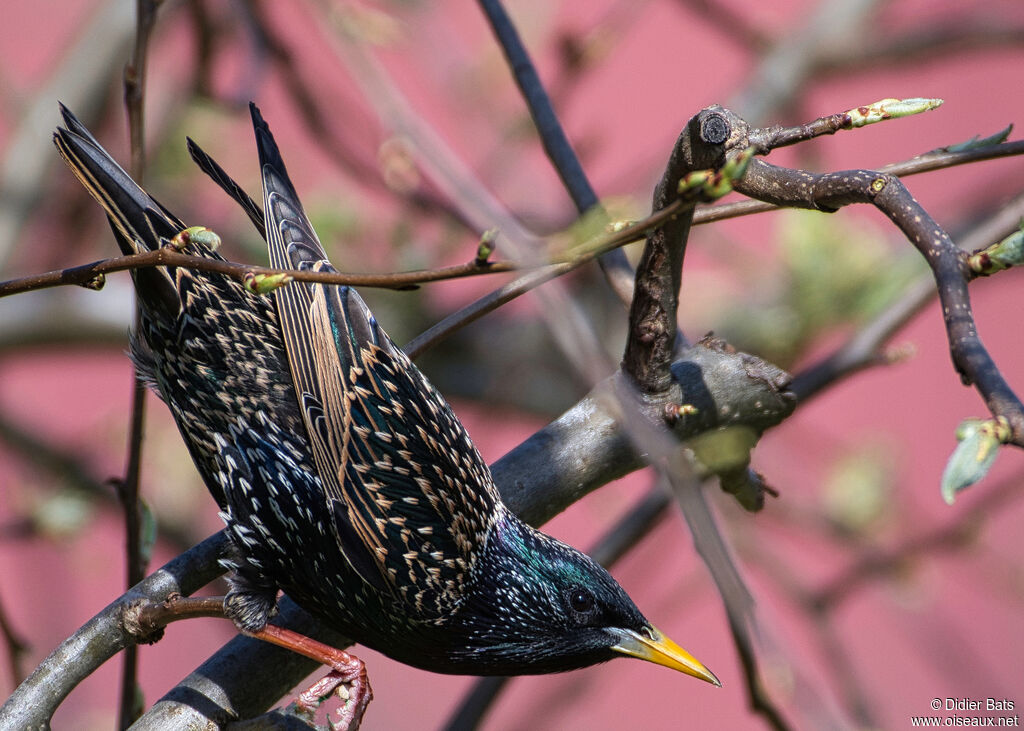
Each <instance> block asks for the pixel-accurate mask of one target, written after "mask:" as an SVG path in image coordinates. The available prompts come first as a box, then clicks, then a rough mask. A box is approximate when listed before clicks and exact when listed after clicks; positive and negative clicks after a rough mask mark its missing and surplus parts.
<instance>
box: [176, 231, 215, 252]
mask: <svg viewBox="0 0 1024 731" xmlns="http://www.w3.org/2000/svg"><path fill="white" fill-rule="evenodd" d="M189 244H200V245H202V246H205V247H206V248H208V249H209V250H210V251H216V250H217V249H218V248H220V236H218V235H217V234H216V232H214V231H212V230H211V229H208V228H206V226H189V227H188V228H186V229H185V230H184V231H179V232H178V233H177V234H175V235H174V238H172V239H171V240H170V245H171V246H173V247H174V248H175V249H177V250H178V251H182V250H183V249H184V248H185V247H186V246H188V245H189Z"/></svg>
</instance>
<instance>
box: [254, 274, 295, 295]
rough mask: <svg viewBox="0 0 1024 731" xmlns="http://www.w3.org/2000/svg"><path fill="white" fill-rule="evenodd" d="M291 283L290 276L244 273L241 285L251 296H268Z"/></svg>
mask: <svg viewBox="0 0 1024 731" xmlns="http://www.w3.org/2000/svg"><path fill="white" fill-rule="evenodd" d="M291 281H292V275H291V274H285V273H284V272H281V273H280V274H253V273H252V272H246V273H245V277H243V278H242V284H244V285H245V288H246V289H248V290H249V291H250V292H252V293H253V294H268V293H269V292H273V291H274V290H275V289H277V288H278V287H283V286H284V285H286V284H288V283H289V282H291Z"/></svg>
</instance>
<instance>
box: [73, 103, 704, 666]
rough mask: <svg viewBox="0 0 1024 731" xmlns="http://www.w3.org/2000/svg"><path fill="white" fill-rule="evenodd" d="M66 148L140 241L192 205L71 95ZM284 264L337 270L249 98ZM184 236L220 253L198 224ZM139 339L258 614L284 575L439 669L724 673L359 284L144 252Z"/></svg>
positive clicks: (333, 617)
mask: <svg viewBox="0 0 1024 731" xmlns="http://www.w3.org/2000/svg"><path fill="white" fill-rule="evenodd" d="M62 111H63V114H64V120H65V124H66V129H64V128H62V129H58V130H57V132H56V135H55V141H56V144H57V147H58V149H59V150H60V152H61V155H62V156H63V157H64V159H65V160H66V161H67V163H68V164H69V166H70V167H71V169H72V170H73V171H74V172H75V174H76V175H77V176H78V178H79V179H80V180H81V181H82V182H83V184H85V186H86V187H87V188H88V189H89V191H90V192H91V193H92V194H93V196H94V197H95V198H96V199H97V200H98V201H99V202H100V203H101V205H103V207H104V208H105V209H106V211H107V213H108V216H109V217H110V219H111V223H112V227H113V229H114V232H115V235H116V238H117V240H118V244H119V246H120V247H121V250H122V252H124V253H133V252H136V251H142V250H147V249H155V248H157V247H160V246H165V245H167V244H168V242H169V240H171V239H172V238H173V237H174V236H175V235H176V234H179V233H180V232H181V231H182V230H183V229H185V225H184V224H183V223H182V222H181V221H180V220H178V219H177V218H176V217H175V216H174V215H173V214H171V213H170V212H169V211H167V210H166V209H165V208H163V206H161V205H160V204H159V203H158V202H157V201H155V200H154V199H153V198H151V197H150V196H149V195H148V194H147V193H145V192H144V191H143V190H142V189H141V188H139V187H138V186H137V185H136V184H135V183H134V182H133V181H132V180H131V179H130V178H129V176H128V175H127V174H126V173H125V172H124V171H123V170H122V169H121V168H120V167H119V166H118V165H117V163H115V162H114V161H113V160H112V159H111V158H110V157H109V155H108V154H107V153H106V151H104V150H103V148H102V147H101V146H100V145H99V143H98V142H96V140H95V139H94V138H93V137H92V135H91V134H90V133H89V132H88V130H86V129H85V127H84V126H83V125H81V123H80V122H79V121H78V120H77V119H76V118H75V117H74V116H73V115H72V114H71V113H70V112H68V111H67V110H66V109H63V108H62ZM252 113H253V123H254V128H255V130H256V139H257V147H258V149H259V155H260V165H261V170H262V178H263V184H264V205H263V207H262V209H261V207H260V206H258V205H257V204H256V203H255V202H253V201H252V200H251V199H250V198H249V197H248V196H247V195H246V194H245V193H244V191H242V189H241V188H240V187H239V186H238V185H237V184H236V183H235V182H234V181H233V180H231V178H230V177H229V176H228V175H227V174H226V173H225V172H224V171H223V170H222V169H221V168H220V167H219V166H218V165H217V164H216V163H215V162H214V161H213V160H212V159H211V158H209V156H207V155H206V154H205V153H204V152H202V150H200V149H199V148H198V146H197V145H195V144H194V143H193V142H191V140H190V141H189V146H190V151H191V152H192V155H193V158H194V159H195V160H196V162H197V163H198V164H199V166H200V167H201V168H202V169H203V170H204V171H205V172H207V173H208V174H209V175H210V176H211V177H212V178H213V179H214V180H215V181H216V182H217V183H218V184H220V185H221V187H222V188H224V190H226V191H227V192H228V193H229V194H230V195H231V196H232V197H233V198H234V199H235V200H236V201H238V203H239V204H240V205H241V206H242V207H243V209H244V210H245V211H246V213H247V214H248V215H249V217H250V218H251V219H252V220H253V222H254V223H255V224H256V226H257V227H258V228H259V229H260V231H261V234H263V235H264V238H265V239H266V240H267V242H268V245H269V249H270V261H271V264H272V266H275V267H280V268H294V269H314V270H333V269H332V267H331V264H330V262H329V261H328V260H327V256H326V254H325V253H324V250H323V248H322V247H321V245H320V243H319V241H318V240H317V237H316V234H315V232H314V231H313V229H312V226H311V225H310V223H309V221H308V219H307V217H306V215H305V213H304V212H303V210H302V206H301V204H300V203H299V200H298V196H297V195H296V193H295V190H294V188H293V186H292V184H291V182H290V180H289V178H288V174H287V171H286V169H285V166H284V162H283V160H282V159H281V157H280V153H279V151H278V148H277V146H276V144H275V143H274V139H273V136H272V135H271V133H270V130H269V128H268V127H267V125H266V124H265V122H264V121H263V119H262V117H261V116H260V114H259V112H258V110H256V108H255V106H253V107H252ZM184 250H185V252H186V253H189V254H194V255H198V256H205V257H210V258H220V257H219V255H218V254H217V253H216V252H215V251H212V250H210V249H209V247H207V246H206V245H204V244H202V243H198V242H196V241H190V242H189V243H188V244H187V245H186V247H185V249H184ZM132 276H133V277H134V280H135V285H136V289H137V290H138V292H139V298H140V302H141V303H142V318H141V323H140V328H139V331H138V332H137V333H136V334H135V337H134V339H133V346H132V352H133V356H134V358H135V360H136V362H137V363H138V364H139V365H140V367H141V370H142V372H143V374H144V376H145V377H146V378H147V379H148V380H149V381H151V383H152V384H153V385H154V386H155V387H156V389H157V390H158V392H159V393H160V394H161V397H162V398H163V399H164V401H165V402H166V403H167V404H168V406H169V407H170V409H171V412H172V414H173V415H174V418H175V421H176V422H177V424H178V426H179V429H180V430H181V434H182V436H183V437H184V439H185V442H186V444H187V445H188V448H189V451H190V453H191V455H192V457H193V459H194V460H195V463H196V466H197V467H198V469H199V471H200V473H201V474H202V476H203V479H204V481H205V482H206V484H207V486H208V487H209V489H210V491H211V493H212V494H213V495H214V497H215V498H216V499H217V501H218V503H219V504H220V506H221V509H222V514H223V516H224V519H225V522H226V524H227V528H228V532H229V535H230V536H231V541H232V543H233V545H234V548H235V550H234V554H233V556H232V558H231V559H230V560H229V564H230V568H231V569H233V571H234V578H233V588H232V591H231V592H230V593H229V595H228V597H227V599H226V601H225V608H226V610H227V613H228V614H229V616H231V617H232V618H233V619H234V620H235V622H236V623H237V624H238V625H239V626H240V627H241V628H243V629H246V630H249V631H255V630H258V629H260V628H261V627H262V626H263V625H264V624H265V623H266V621H267V620H268V618H269V617H270V616H271V615H272V614H273V612H274V607H275V605H276V598H277V593H278V591H279V590H283V591H284V592H286V593H287V594H289V595H290V596H291V597H292V598H293V599H294V600H295V601H296V602H297V603H298V604H299V605H300V606H302V607H304V608H305V609H307V610H308V611H310V612H312V613H314V614H315V615H317V616H318V617H320V619H322V620H323V621H324V622H326V623H328V624H330V625H332V626H333V627H335V628H337V629H338V630H340V631H342V632H344V633H345V634H347V635H348V636H350V637H351V638H352V639H354V640H356V641H357V642H360V643H362V644H365V645H368V646H370V647H373V648H375V649H378V650H380V651H381V652H383V653H385V654H387V655H390V656H392V657H394V658H396V659H398V660H401V661H402V662H405V663H408V664H411V665H415V666H419V667H423V668H426V669H428V670H433V671H435V672H448V673H469V674H478V675H489V674H497V675H511V674H523V673H537V672H553V671H559V670H567V669H571V668H576V667H582V666H585V665H590V664H593V663H596V662H602V661H604V660H609V659H611V658H612V657H615V656H616V655H617V654H626V655H633V656H636V657H641V658H643V659H647V660H652V661H654V662H658V663H660V664H664V665H667V666H669V667H674V668H676V669H678V670H682V671H683V672H687V673H689V674H691V675H694V676H696V677H701V678H703V679H705V680H709V681H712V682H717V681H715V680H714V676H713V675H711V674H710V673H709V672H708V671H707V670H706V669H705V668H703V666H702V665H700V663H698V662H697V661H696V660H693V658H691V657H690V656H689V655H688V654H686V653H685V651H683V650H682V649H681V648H678V646H676V645H675V644H674V643H672V642H671V641H669V640H667V639H665V638H663V637H662V636H661V635H660V633H659V632H658V631H657V630H656V629H654V628H653V627H652V626H651V625H650V623H649V622H647V620H646V619H644V617H643V616H642V615H641V613H640V612H639V610H638V609H637V608H636V607H635V606H634V604H633V602H632V601H631V600H630V599H629V597H628V596H627V595H626V593H625V592H624V591H623V590H622V589H621V588H620V587H619V585H618V584H617V583H616V582H615V581H614V580H613V579H612V578H611V576H610V575H608V573H607V572H606V571H605V570H604V569H602V568H601V567H600V566H598V565H597V564H595V563H594V562H593V561H592V560H591V559H590V558H588V557H587V556H585V555H583V554H581V553H579V552H578V551H576V550H575V549H572V548H570V547H568V546H566V545H564V544H562V543H560V542H558V541H556V540H554V539H552V538H550V537H548V536H546V535H544V534H542V533H539V532H538V531H535V530H534V529H533V528H530V527H529V526H527V525H525V524H524V523H522V522H521V521H520V520H519V519H518V518H516V517H515V516H514V515H512V514H511V513H510V511H508V509H507V508H506V507H505V506H504V504H503V503H502V502H501V499H500V497H499V495H498V492H497V489H496V488H495V486H494V483H493V480H492V478H491V474H490V470H489V469H488V467H487V465H486V463H485V462H484V461H483V459H482V458H481V456H480V454H479V453H478V451H477V450H476V448H475V447H474V445H473V443H472V441H471V440H470V438H469V435H468V434H467V433H466V431H465V429H464V428H463V426H462V424H461V423H460V422H459V420H458V419H457V418H456V417H455V415H454V414H453V413H452V411H451V408H450V407H449V406H448V404H447V403H446V402H445V400H444V398H443V397H442V396H441V395H440V394H439V393H438V392H437V391H436V390H435V389H434V388H433V387H432V386H431V385H430V383H429V382H428V381H427V380H426V378H424V377H423V375H422V374H421V373H420V372H419V370H418V369H417V368H416V367H415V366H414V365H413V364H412V363H411V362H410V361H409V360H408V358H407V357H406V356H405V354H404V353H403V352H402V351H401V350H400V349H399V348H397V347H396V346H395V345H394V344H393V343H392V342H391V340H390V338H389V337H388V336H387V334H386V333H385V332H384V331H383V330H382V329H381V328H380V326H379V325H378V324H377V322H376V320H375V319H374V317H373V315H372V314H371V313H370V311H369V310H368V309H367V307H366V305H365V304H364V303H363V301H362V299H361V298H360V297H359V295H358V294H357V293H356V292H355V291H354V290H352V289H350V288H348V287H333V286H324V285H315V284H306V283H299V282H292V283H291V284H289V285H287V286H285V287H283V288H281V289H278V290H277V291H275V292H273V293H272V294H270V295H256V294H252V293H251V292H250V291H248V290H247V289H246V288H245V287H244V286H243V285H242V284H240V283H239V282H237V281H236V280H234V279H232V278H229V277H226V276H224V275H220V274H214V273H204V272H200V271H190V270H186V269H182V268H172V267H165V268H157V269H146V270H133V272H132Z"/></svg>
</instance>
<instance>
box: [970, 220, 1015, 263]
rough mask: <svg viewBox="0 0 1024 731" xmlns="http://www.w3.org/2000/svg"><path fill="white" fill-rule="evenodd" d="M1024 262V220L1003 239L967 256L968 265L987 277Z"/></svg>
mask: <svg viewBox="0 0 1024 731" xmlns="http://www.w3.org/2000/svg"><path fill="white" fill-rule="evenodd" d="M1022 263H1024V222H1021V227H1020V228H1019V229H1017V230H1016V231H1014V232H1013V233H1012V234H1010V235H1009V236H1007V237H1006V238H1005V239H1003V240H1002V241H1000V242H998V243H995V244H992V246H989V247H988V248H986V249H982V250H981V251H979V252H977V253H974V254H971V255H970V256H969V257H967V266H969V267H970V268H971V271H972V272H974V273H975V274H977V275H979V276H982V277H987V276H988V275H989V274H995V273H996V272H999V271H1002V270H1003V269H1009V268H1010V267H1013V266H1020V265H1021V264H1022Z"/></svg>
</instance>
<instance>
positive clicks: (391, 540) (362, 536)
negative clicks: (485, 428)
mask: <svg viewBox="0 0 1024 731" xmlns="http://www.w3.org/2000/svg"><path fill="white" fill-rule="evenodd" d="M251 111H252V117H253V125H254V128H255V132H256V140H257V146H258V148H259V155H260V167H261V171H262V178H263V194H264V214H265V216H266V223H267V227H266V239H267V242H268V245H269V247H270V263H271V266H274V267H278V268H296V269H312V270H315V271H334V269H333V267H332V266H331V264H330V262H329V261H328V259H327V255H326V253H325V252H324V250H323V247H322V246H321V245H320V242H319V240H318V239H317V236H316V233H315V232H314V231H313V227H312V225H311V224H310V222H309V219H308V218H307V217H306V214H305V213H304V212H303V210H302V205H301V204H300V203H299V200H298V196H297V194H296V192H295V189H294V187H293V186H292V183H291V181H290V179H289V177H288V172H287V170H286V168H285V165H284V161H283V160H282V158H281V155H280V152H279V150H278V148H277V145H276V144H275V142H274V138H273V135H272V134H271V132H270V129H269V128H268V126H267V124H266V123H265V122H264V121H263V118H262V116H261V115H260V113H259V110H258V109H257V108H256V107H255V105H252V106H251ZM274 294H275V296H276V301H277V308H278V314H279V318H280V324H281V332H282V335H283V337H284V341H285V345H286V349H287V352H288V359H289V364H290V367H291V372H292V380H293V383H294V385H295V391H296V394H297V396H298V399H299V404H300V407H301V411H302V414H303V418H304V420H305V423H306V427H307V430H308V432H309V437H310V442H311V446H312V451H313V455H314V459H315V462H316V466H317V470H318V472H319V474H320V478H321V480H322V481H323V484H324V490H325V494H326V498H327V500H328V501H329V503H330V505H331V509H332V514H333V516H334V523H335V525H334V529H335V530H336V532H337V539H338V543H339V545H340V547H341V550H342V552H343V553H344V555H345V557H346V558H347V560H348V561H349V563H350V565H351V566H352V567H353V569H354V570H355V571H357V572H358V573H359V575H360V576H362V577H363V579H364V580H366V581H367V582H369V583H370V584H372V585H373V586H375V587H376V588H377V589H378V590H381V591H385V592H389V593H391V594H393V595H396V597H397V596H401V597H402V598H403V600H404V601H405V603H407V605H408V606H409V607H410V611H412V612H413V613H414V614H415V615H416V616H419V617H421V618H430V617H439V616H443V615H444V614H446V613H447V612H449V611H451V609H452V608H453V607H454V606H455V605H456V603H457V601H458V597H459V595H460V588H461V587H462V585H463V584H464V582H466V581H468V580H469V577H470V573H471V570H472V567H473V563H474V561H475V558H476V557H477V556H478V555H479V551H481V550H482V549H483V547H484V545H485V543H486V539H487V536H488V534H489V531H490V528H491V526H492V525H493V522H494V521H495V520H496V519H497V516H498V513H499V510H501V509H502V508H501V507H500V500H499V499H498V496H497V490H496V489H495V487H494V484H493V482H492V479H491V475H490V471H489V469H488V468H487V465H486V463H484V461H483V459H482V458H481V457H480V455H479V453H478V452H477V450H476V448H475V447H474V445H473V443H472V442H471V441H470V439H469V436H468V434H466V431H465V429H464V428H463V426H462V424H461V423H460V422H459V421H458V419H457V418H456V417H455V415H454V414H453V413H452V411H451V408H450V407H449V406H448V404H447V403H446V402H445V400H444V399H443V398H442V397H441V396H440V394H438V393H437V391H436V390H435V389H434V388H433V387H432V386H431V385H430V383H429V382H428V381H427V380H426V379H425V378H424V377H423V375H422V374H421V373H420V372H419V370H418V369H417V368H416V367H415V366H414V365H413V364H412V363H411V362H410V361H409V359H408V358H407V357H406V356H405V354H404V353H403V352H402V351H401V350H400V349H399V348H397V347H396V346H395V345H394V343H392V342H391V339H390V338H389V337H388V336H387V334H386V333H385V332H384V331H383V330H382V329H381V328H380V327H379V326H378V324H377V321H376V320H375V319H374V317H373V315H372V313H371V312H370V311H369V309H368V308H367V306H366V304H365V303H364V302H363V300H362V298H361V297H360V296H359V295H358V294H357V293H356V292H355V291H354V290H352V289H351V288H349V287H344V286H325V285H319V284H306V283H300V282H293V283H292V284H290V285H288V286H286V287H283V288H281V289H279V290H277V291H276V292H275V293H274Z"/></svg>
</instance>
